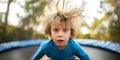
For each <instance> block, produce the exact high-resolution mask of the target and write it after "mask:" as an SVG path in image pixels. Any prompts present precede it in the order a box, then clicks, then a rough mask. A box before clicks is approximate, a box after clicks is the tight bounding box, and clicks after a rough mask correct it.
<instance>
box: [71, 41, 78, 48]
mask: <svg viewBox="0 0 120 60" xmlns="http://www.w3.org/2000/svg"><path fill="white" fill-rule="evenodd" d="M69 42H70V43H69V44H70V45H71V46H72V47H74V48H76V47H80V44H78V43H77V42H76V41H75V40H70V41H69Z"/></svg>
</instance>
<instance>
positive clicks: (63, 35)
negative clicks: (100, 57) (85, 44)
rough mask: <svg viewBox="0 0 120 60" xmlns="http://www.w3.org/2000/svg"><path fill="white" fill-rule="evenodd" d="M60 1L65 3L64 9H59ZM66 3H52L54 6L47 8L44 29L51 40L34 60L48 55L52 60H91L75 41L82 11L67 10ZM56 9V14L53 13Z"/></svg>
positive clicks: (41, 47) (63, 0)
mask: <svg viewBox="0 0 120 60" xmlns="http://www.w3.org/2000/svg"><path fill="white" fill-rule="evenodd" d="M60 1H62V2H63V7H64V8H63V9H59V8H58V7H59V6H60ZM65 1H68V0H58V1H57V2H55V1H52V3H54V4H53V5H49V6H46V8H45V11H44V12H45V13H44V14H45V15H44V17H43V20H42V22H43V27H44V32H45V35H47V36H48V37H50V38H51V39H50V40H49V41H47V42H45V43H43V44H41V46H40V48H39V49H38V50H37V52H36V53H35V55H34V56H33V58H32V60H39V59H40V58H41V57H43V56H44V55H46V56H47V57H49V58H50V59H51V60H74V57H75V56H77V57H79V58H80V60H90V58H89V56H88V55H87V54H86V52H84V50H83V49H82V48H81V46H80V45H79V44H77V43H76V42H75V41H74V40H73V39H74V38H75V37H76V36H77V24H76V23H77V20H78V18H79V17H80V16H81V10H80V9H78V8H74V9H69V11H67V10H65V6H66V5H67V4H66V5H65ZM69 2H70V1H69ZM53 7H55V8H56V9H54V10H56V12H54V13H50V14H48V13H47V14H46V12H50V11H51V12H52V11H53Z"/></svg>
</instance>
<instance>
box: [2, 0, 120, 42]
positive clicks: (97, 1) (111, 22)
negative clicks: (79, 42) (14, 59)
mask: <svg viewBox="0 0 120 60" xmlns="http://www.w3.org/2000/svg"><path fill="white" fill-rule="evenodd" d="M75 1H76V2H77V4H80V5H81V6H82V7H83V8H84V13H83V14H85V18H83V19H82V20H80V22H79V33H78V36H77V38H78V39H97V40H104V41H112V42H120V0H75ZM47 3H48V0H0V43H4V42H10V41H19V40H29V39H47V37H45V36H44V35H43V32H42V26H41V25H40V24H39V22H38V21H37V20H36V17H37V16H40V15H42V13H43V8H44V6H45V5H46V4H47Z"/></svg>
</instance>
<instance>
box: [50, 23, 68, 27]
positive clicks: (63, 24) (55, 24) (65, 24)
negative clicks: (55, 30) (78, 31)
mask: <svg viewBox="0 0 120 60" xmlns="http://www.w3.org/2000/svg"><path fill="white" fill-rule="evenodd" d="M51 26H54V27H55V26H56V27H57V26H67V27H68V26H69V24H68V23H66V22H52V23H51Z"/></svg>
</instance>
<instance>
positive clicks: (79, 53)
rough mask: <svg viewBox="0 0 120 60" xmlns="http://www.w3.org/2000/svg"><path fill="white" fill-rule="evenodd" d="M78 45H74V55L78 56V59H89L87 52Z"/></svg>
mask: <svg viewBox="0 0 120 60" xmlns="http://www.w3.org/2000/svg"><path fill="white" fill-rule="evenodd" d="M77 45H78V46H77V47H76V48H77V49H76V55H77V56H78V57H79V58H80V60H90V57H89V56H88V54H87V53H86V52H85V51H84V50H83V49H82V47H81V46H80V45H79V44H77Z"/></svg>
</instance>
